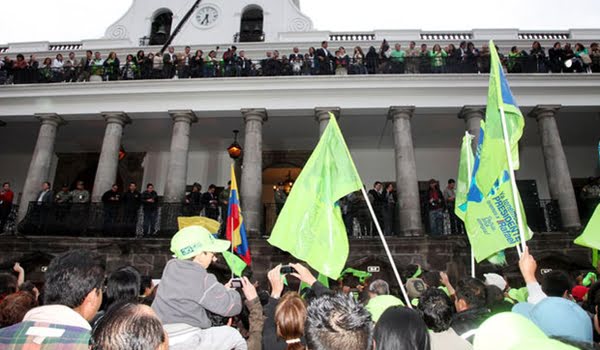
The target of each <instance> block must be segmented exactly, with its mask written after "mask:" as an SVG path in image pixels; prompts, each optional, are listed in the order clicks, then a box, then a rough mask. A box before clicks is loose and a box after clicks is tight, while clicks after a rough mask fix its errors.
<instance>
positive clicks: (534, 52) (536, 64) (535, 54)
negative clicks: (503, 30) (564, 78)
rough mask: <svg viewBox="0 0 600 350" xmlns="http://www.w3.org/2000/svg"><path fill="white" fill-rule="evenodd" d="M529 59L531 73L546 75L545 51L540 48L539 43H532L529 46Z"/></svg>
mask: <svg viewBox="0 0 600 350" xmlns="http://www.w3.org/2000/svg"><path fill="white" fill-rule="evenodd" d="M529 57H530V59H531V63H532V66H533V67H532V71H533V72H534V73H547V72H548V69H547V68H546V51H545V50H544V48H543V47H542V45H541V44H540V42H539V41H534V42H533V44H531V51H529Z"/></svg>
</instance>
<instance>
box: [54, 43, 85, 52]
mask: <svg viewBox="0 0 600 350" xmlns="http://www.w3.org/2000/svg"><path fill="white" fill-rule="evenodd" d="M82 46H83V44H82V43H56V44H50V45H49V46H48V51H76V50H81V47H82Z"/></svg>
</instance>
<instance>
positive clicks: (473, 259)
mask: <svg viewBox="0 0 600 350" xmlns="http://www.w3.org/2000/svg"><path fill="white" fill-rule="evenodd" d="M465 136H468V137H470V139H471V146H472V144H473V139H474V136H473V135H471V134H470V133H469V132H468V131H465ZM471 149H473V147H471ZM467 170H468V172H467V177H468V178H469V185H468V186H467V193H469V192H468V191H469V189H470V188H471V176H473V173H472V172H473V168H472V165H471V157H468V156H467ZM454 205H456V203H455V204H454ZM463 224H464V222H463ZM466 230H467V229H466V226H465V231H466ZM468 237H469V236H468V234H467V238H468ZM469 244H470V241H469ZM471 277H473V278H475V254H473V245H471Z"/></svg>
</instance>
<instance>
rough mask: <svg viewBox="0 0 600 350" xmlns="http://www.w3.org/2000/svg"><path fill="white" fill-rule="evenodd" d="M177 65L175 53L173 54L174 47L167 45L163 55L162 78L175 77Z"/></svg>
mask: <svg viewBox="0 0 600 350" xmlns="http://www.w3.org/2000/svg"><path fill="white" fill-rule="evenodd" d="M176 66H177V55H176V54H175V48H174V47H173V46H169V49H168V52H166V53H165V54H164V55H163V78H164V79H173V77H175V73H176V69H175V67H176Z"/></svg>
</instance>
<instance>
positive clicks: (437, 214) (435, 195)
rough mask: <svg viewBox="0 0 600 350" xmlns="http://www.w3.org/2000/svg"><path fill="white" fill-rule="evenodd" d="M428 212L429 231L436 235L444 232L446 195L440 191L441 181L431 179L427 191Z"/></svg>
mask: <svg viewBox="0 0 600 350" xmlns="http://www.w3.org/2000/svg"><path fill="white" fill-rule="evenodd" d="M427 212H428V216H429V232H431V235H432V236H434V237H436V236H437V237H439V236H442V235H443V234H444V195H443V194H442V191H440V185H439V182H437V180H435V179H431V180H429V190H428V191H427Z"/></svg>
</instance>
